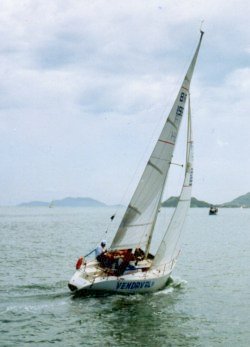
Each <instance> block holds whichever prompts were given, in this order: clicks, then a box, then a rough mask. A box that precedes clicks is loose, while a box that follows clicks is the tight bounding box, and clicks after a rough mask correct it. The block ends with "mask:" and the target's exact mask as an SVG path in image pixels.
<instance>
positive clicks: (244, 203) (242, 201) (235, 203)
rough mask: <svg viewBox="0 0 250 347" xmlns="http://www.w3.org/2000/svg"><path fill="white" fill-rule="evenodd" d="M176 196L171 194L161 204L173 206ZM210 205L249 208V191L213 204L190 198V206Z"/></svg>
mask: <svg viewBox="0 0 250 347" xmlns="http://www.w3.org/2000/svg"><path fill="white" fill-rule="evenodd" d="M178 199H179V198H178V197H177V196H172V197H170V198H169V199H168V200H166V201H164V202H163V203H162V206H164V207H175V206H176V205H177V202H178ZM211 205H213V206H217V207H220V208H239V207H243V208H250V193H247V194H245V195H241V196H239V197H238V198H236V199H234V200H232V201H229V202H225V203H223V204H213V203H208V202H206V201H202V200H198V199H196V198H194V197H193V198H191V204H190V206H191V207H206V208H208V207H210V206H211Z"/></svg>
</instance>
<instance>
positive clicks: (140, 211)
mask: <svg viewBox="0 0 250 347" xmlns="http://www.w3.org/2000/svg"><path fill="white" fill-rule="evenodd" d="M202 36H203V32H201V36H200V40H199V43H198V46H197V48H196V51H195V54H194V56H193V59H192V61H191V64H190V66H189V68H188V71H187V73H186V76H185V78H184V81H183V83H182V85H181V88H180V90H179V93H178V95H177V98H176V100H175V102H174V105H173V107H172V109H171V111H170V113H169V116H168V118H167V120H166V123H165V125H164V127H163V130H162V132H161V134H160V136H159V139H158V141H157V143H156V145H155V148H154V150H153V152H152V154H151V156H150V158H149V161H148V163H147V165H146V168H145V170H144V172H143V174H142V177H141V179H140V181H139V184H138V186H137V188H136V190H135V192H134V195H133V196H132V199H131V201H130V203H129V205H128V207H127V210H126V212H125V215H124V217H123V219H122V221H121V224H120V226H119V228H118V230H117V233H116V235H115V237H114V239H113V242H112V244H111V249H128V248H132V249H134V248H136V247H141V248H142V249H144V250H146V252H147V250H148V249H149V245H150V240H151V237H152V233H153V229H154V225H155V222H156V218H157V213H158V209H159V207H160V204H161V198H162V194H163V189H164V186H165V181H166V178H167V174H168V171H169V167H170V164H171V159H172V156H173V151H174V147H175V143H176V139H177V136H178V132H179V127H180V123H181V120H182V115H183V112H184V108H185V103H186V98H187V95H188V93H189V86H190V82H191V78H192V75H193V71H194V67H195V63H196V60H197V56H198V52H199V49H200V44H201V40H202Z"/></svg>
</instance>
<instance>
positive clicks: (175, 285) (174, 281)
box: [154, 277, 187, 295]
mask: <svg viewBox="0 0 250 347" xmlns="http://www.w3.org/2000/svg"><path fill="white" fill-rule="evenodd" d="M186 284H187V281H185V280H182V279H180V278H173V277H169V279H168V280H167V283H166V286H165V287H164V288H163V289H161V290H159V291H158V292H155V293H154V295H162V294H163V295H164V294H165V295H166V294H171V293H173V292H174V290H176V289H182V288H185V286H186Z"/></svg>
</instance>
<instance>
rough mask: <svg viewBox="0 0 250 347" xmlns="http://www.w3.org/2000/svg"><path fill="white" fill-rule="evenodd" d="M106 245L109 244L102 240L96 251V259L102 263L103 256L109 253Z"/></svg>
mask: <svg viewBox="0 0 250 347" xmlns="http://www.w3.org/2000/svg"><path fill="white" fill-rule="evenodd" d="M106 244H107V242H106V240H102V242H101V244H100V245H99V246H97V247H96V249H95V257H96V260H98V261H99V262H102V259H103V256H104V254H105V253H106V252H107V250H106Z"/></svg>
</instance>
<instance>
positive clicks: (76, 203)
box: [18, 198, 107, 207]
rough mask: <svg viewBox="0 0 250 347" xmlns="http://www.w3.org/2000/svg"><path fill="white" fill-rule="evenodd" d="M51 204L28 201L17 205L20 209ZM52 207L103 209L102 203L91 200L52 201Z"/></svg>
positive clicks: (49, 203) (69, 199)
mask: <svg viewBox="0 0 250 347" xmlns="http://www.w3.org/2000/svg"><path fill="white" fill-rule="evenodd" d="M50 205H51V202H43V201H30V202H25V203H22V204H19V205H18V206H21V207H46V206H47V207H49V206H50ZM52 206H53V207H105V206H107V205H106V204H104V203H103V202H100V201H98V200H95V199H92V198H65V199H62V200H53V204H52Z"/></svg>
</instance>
